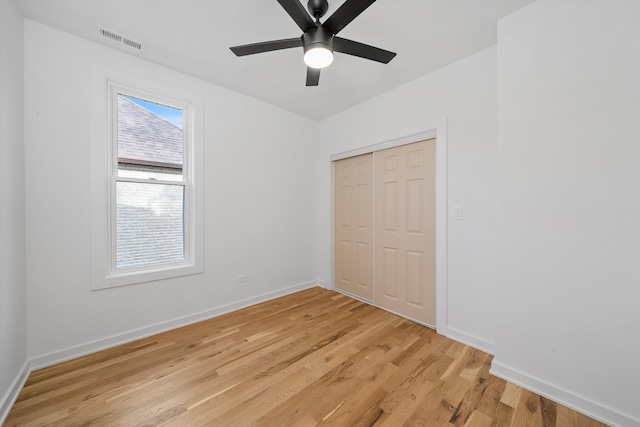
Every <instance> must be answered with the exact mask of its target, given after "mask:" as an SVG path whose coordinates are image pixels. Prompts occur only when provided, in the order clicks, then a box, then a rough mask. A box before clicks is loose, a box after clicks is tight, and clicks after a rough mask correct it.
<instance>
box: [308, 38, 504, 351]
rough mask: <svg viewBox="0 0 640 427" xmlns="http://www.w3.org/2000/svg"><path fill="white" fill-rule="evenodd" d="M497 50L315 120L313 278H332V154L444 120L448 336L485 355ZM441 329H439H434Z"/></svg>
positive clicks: (489, 340) (489, 342)
mask: <svg viewBox="0 0 640 427" xmlns="http://www.w3.org/2000/svg"><path fill="white" fill-rule="evenodd" d="M496 91H497V89H496V49H495V47H493V48H489V49H486V50H483V51H481V52H479V53H477V54H475V55H472V56H470V57H468V58H466V59H463V60H461V61H459V62H456V63H454V64H452V65H450V66H447V67H445V68H443V69H441V70H439V71H436V72H434V73H431V74H429V75H426V76H424V77H421V78H419V79H417V80H414V81H413V82H410V83H408V84H406V85H404V86H402V87H400V88H398V89H395V90H393V91H390V92H387V93H385V94H383V95H381V96H378V97H377V98H374V99H372V100H370V101H368V102H365V103H363V104H360V105H358V106H356V107H353V108H351V109H350V110H347V111H345V112H343V113H340V114H338V115H336V116H334V117H332V118H329V119H327V120H324V121H323V122H321V123H320V130H319V139H318V163H317V185H318V202H317V203H318V226H317V227H316V228H317V231H318V237H317V239H318V240H317V241H318V254H319V256H318V262H319V264H318V277H319V278H320V279H321V280H322V281H324V282H325V283H326V284H327V285H331V284H332V283H333V279H332V277H331V256H330V255H331V234H332V229H331V216H332V213H331V197H332V190H331V175H330V174H331V163H330V160H329V159H330V156H331V155H332V154H335V153H340V152H343V151H348V150H353V149H356V148H359V147H363V146H367V145H371V144H375V143H379V142H383V141H387V140H391V139H396V138H399V137H403V136H406V135H410V134H414V133H418V132H421V131H425V130H428V129H431V128H433V127H434V126H437V125H438V122H441V121H442V120H443V119H444V118H446V119H447V122H448V125H447V146H448V148H447V150H448V166H447V168H448V194H447V197H448V202H449V206H455V205H461V206H463V207H464V220H462V221H451V220H449V221H448V263H449V267H448V306H447V312H448V320H447V325H446V329H443V330H446V331H447V333H448V334H449V335H451V336H454V337H456V338H457V339H460V340H462V341H465V342H468V343H471V344H472V345H475V346H477V347H481V348H484V349H486V350H489V351H492V348H493V341H494V333H493V331H494V329H495V327H494V324H493V321H494V319H493V317H492V313H493V309H494V303H495V301H494V293H495V292H494V282H495V231H494V216H495V208H494V202H495V194H494V192H495V184H496V183H495V172H494V169H495V150H496ZM441 326H442V325H438V329H439V330H440V329H441Z"/></svg>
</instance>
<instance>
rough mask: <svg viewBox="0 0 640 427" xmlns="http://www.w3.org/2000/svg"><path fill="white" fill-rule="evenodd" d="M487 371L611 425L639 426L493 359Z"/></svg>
mask: <svg viewBox="0 0 640 427" xmlns="http://www.w3.org/2000/svg"><path fill="white" fill-rule="evenodd" d="M489 373H491V374H492V375H495V376H496V377H499V378H502V379H503V380H506V381H509V382H510V383H513V384H515V385H518V386H520V387H522V388H526V389H527V390H529V391H532V392H534V393H536V394H539V395H541V396H544V397H546V398H549V399H551V400H553V401H554V402H557V403H559V404H561V405H564V406H566V407H568V408H571V409H573V410H575V411H578V412H580V413H583V414H585V415H587V416H589V417H591V418H593V419H595V420H598V421H600V422H603V423H605V424H608V425H611V426H620V427H633V426H636V427H637V426H640V420H639V419H637V418H634V417H632V416H630V415H627V414H622V413H620V412H618V411H616V410H614V409H612V408H609V407H607V406H604V405H601V404H599V403H596V402H593V401H591V400H589V399H586V398H584V397H582V396H579V395H577V394H575V393H573V392H570V391H568V390H565V389H562V388H560V387H557V386H554V385H552V384H549V383H547V382H545V381H542V380H540V379H538V378H535V377H532V376H529V375H527V374H525V373H524V372H520V371H518V370H517V369H513V368H511V367H509V366H506V365H504V364H502V363H500V361H496V359H494V360H493V363H492V364H491V369H490V370H489Z"/></svg>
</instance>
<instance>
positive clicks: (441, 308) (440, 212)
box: [330, 118, 447, 335]
mask: <svg viewBox="0 0 640 427" xmlns="http://www.w3.org/2000/svg"><path fill="white" fill-rule="evenodd" d="M433 138H435V140H436V165H435V168H436V170H435V174H436V197H435V198H436V200H435V209H436V229H435V234H436V324H435V327H436V331H437V332H438V333H439V334H441V335H447V119H446V118H444V119H442V120H440V121H438V122H437V125H436V126H434V127H431V128H428V129H427V130H424V131H421V132H417V133H413V134H409V135H405V136H401V137H398V138H394V139H390V140H387V141H383V142H378V143H374V144H372V145H367V146H364V147H360V148H356V149H353V150H349V151H343V152H339V153H335V154H332V155H331V156H330V162H331V239H330V240H331V242H330V243H331V248H330V254H331V255H330V257H331V258H330V260H331V281H330V283H331V285H330V289H335V246H334V244H335V242H334V233H335V218H334V209H335V205H334V203H335V199H334V197H335V194H334V193H335V183H334V176H335V170H334V162H335V161H336V160H341V159H346V158H348V157H355V156H359V155H362V154H367V153H374V152H376V151H381V150H385V149H387V148H393V147H399V146H402V145H407V144H412V143H414V142H419V141H424V140H425V139H433ZM354 298H357V297H354ZM366 302H367V303H372V301H366ZM427 326H433V325H427Z"/></svg>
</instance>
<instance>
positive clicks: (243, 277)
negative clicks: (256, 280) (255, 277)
mask: <svg viewBox="0 0 640 427" xmlns="http://www.w3.org/2000/svg"><path fill="white" fill-rule="evenodd" d="M248 281H249V275H248V274H238V283H247V282H248Z"/></svg>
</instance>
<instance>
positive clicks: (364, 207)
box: [334, 154, 373, 301]
mask: <svg viewBox="0 0 640 427" xmlns="http://www.w3.org/2000/svg"><path fill="white" fill-rule="evenodd" d="M372 161H373V155H372V154H365V155H362V156H357V157H351V158H348V159H343V160H338V161H336V162H335V163H334V183H335V189H334V195H335V201H334V207H335V211H334V231H335V235H334V244H335V249H334V251H335V252H334V253H335V263H334V266H335V282H334V283H335V287H336V288H337V289H339V290H342V291H344V292H347V293H349V294H352V295H356V296H358V297H360V298H363V299H366V300H369V301H373V188H372V186H373V176H372V172H373V165H372Z"/></svg>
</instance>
